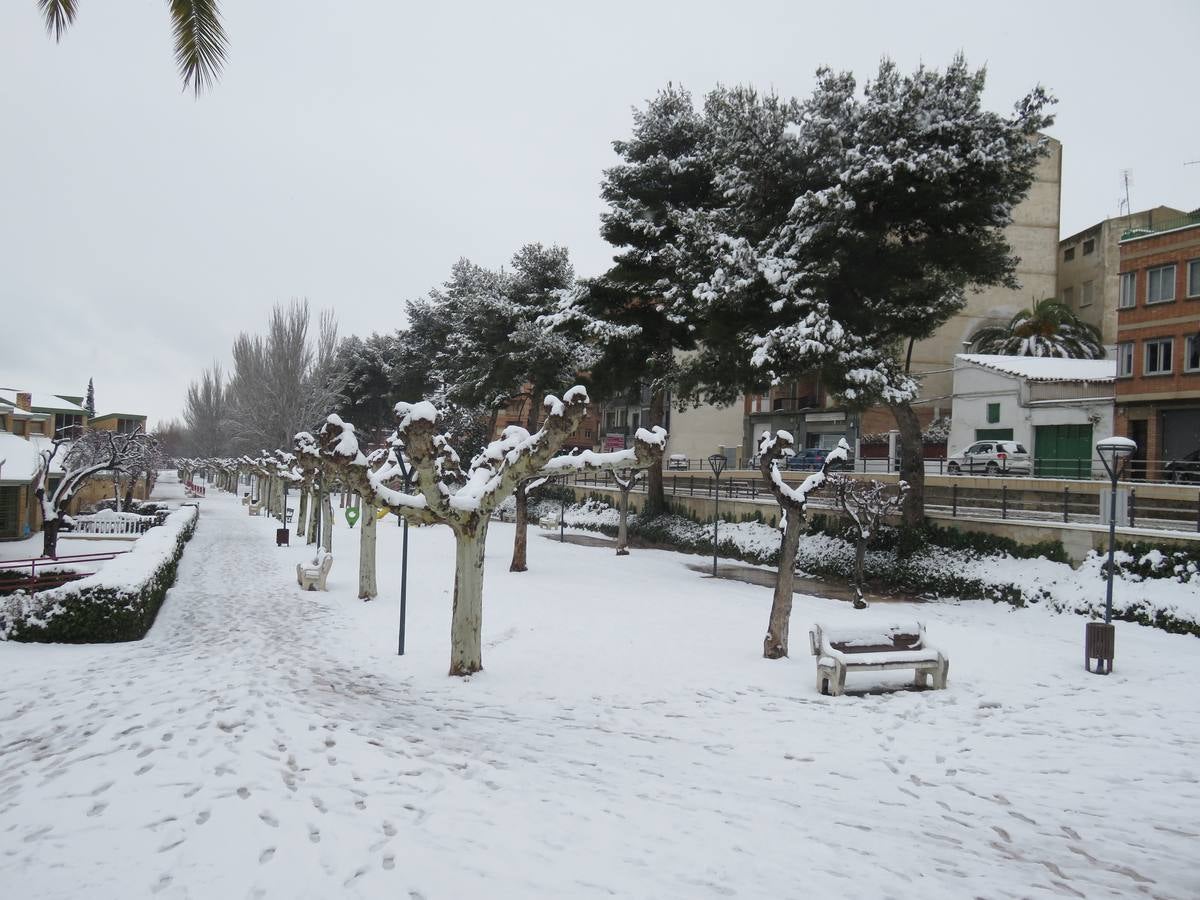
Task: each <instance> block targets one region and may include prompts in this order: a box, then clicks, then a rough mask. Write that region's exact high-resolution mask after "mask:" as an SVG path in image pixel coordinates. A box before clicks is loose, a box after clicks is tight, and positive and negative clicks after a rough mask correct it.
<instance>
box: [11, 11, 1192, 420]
mask: <svg viewBox="0 0 1200 900" xmlns="http://www.w3.org/2000/svg"><path fill="white" fill-rule="evenodd" d="M166 5H167V4H166V3H165V2H162V0H138V2H129V0H125V2H119V3H112V2H104V0H82V2H81V3H80V17H79V20H78V21H77V23H76V26H75V27H74V29H72V31H71V32H70V33H69V34H68V35H67V36H66V37H65V39H64V40H63V42H62V44H60V45H57V46H56V45H55V44H54V43H53V41H51V40H49V39H48V38H47V37H46V35H45V33H44V31H43V29H42V24H41V21H40V19H39V17H38V15H37V12H36V3H35V0H5V2H4V3H3V4H0V84H3V85H4V89H3V90H2V91H0V122H2V123H3V125H2V126H0V133H2V134H3V139H2V140H0V172H2V173H3V175H2V179H0V186H2V187H0V321H3V323H4V326H5V328H4V330H5V332H6V333H7V334H8V339H7V340H5V341H4V344H3V351H2V353H3V357H2V358H0V385H3V386H18V385H20V384H28V385H30V386H32V387H34V388H39V389H51V390H59V391H76V392H79V393H82V392H83V390H84V387H85V386H86V384H87V379H88V377H89V376H92V377H94V378H95V379H96V391H97V399H98V403H97V405H98V406H99V407H100V408H101V409H102V410H108V409H115V408H119V409H120V410H121V411H145V412H147V413H148V414H149V415H150V417H151V420H152V421H156V420H158V419H160V418H168V417H171V416H174V415H177V414H178V413H179V411H180V408H181V406H182V399H183V393H184V390H185V388H186V385H187V383H188V381H189V380H190V379H191V378H193V377H194V376H195V375H196V373H197V372H198V371H199V370H200V369H201V367H203V366H204V365H206V364H207V363H208V362H210V361H211V360H212V359H214V358H216V359H219V360H222V361H225V360H227V357H228V352H229V345H230V343H231V341H232V339H233V337H234V336H235V334H236V333H237V332H238V331H239V330H244V329H249V330H256V329H260V328H261V327H263V325H264V323H265V319H266V314H267V311H268V310H269V308H270V306H271V305H272V304H273V303H274V302H276V301H277V300H286V299H288V298H289V297H293V296H307V297H308V298H309V299H310V301H311V302H312V304H313V305H314V306H315V307H323V306H332V307H335V308H336V310H337V313H338V317H339V319H340V322H341V327H342V333H343V334H349V333H352V332H353V333H359V334H366V333H369V332H370V331H372V330H377V331H386V330H391V329H394V328H396V327H398V326H400V325H401V324H403V317H402V304H403V300H404V299H405V298H408V297H413V296H417V295H419V294H421V293H423V292H425V291H426V290H428V289H429V288H430V287H431V286H433V285H435V284H438V283H440V282H441V281H443V280H444V279H445V277H446V275H447V274H448V272H449V269H450V265H451V264H452V263H453V262H454V260H455V259H457V258H458V257H460V256H467V257H470V258H471V259H473V260H475V261H476V262H479V263H481V264H484V265H490V266H497V265H500V264H502V263H504V262H505V261H506V260H507V258H508V257H509V256H510V255H511V254H512V252H513V251H514V250H516V249H517V248H518V247H519V246H520V245H521V244H522V243H524V242H526V241H531V240H540V241H543V242H546V243H551V242H554V243H561V244H565V245H567V246H568V247H569V248H570V249H571V251H572V256H573V259H574V261H575V265H576V268H577V270H578V271H579V272H580V273H581V274H593V273H595V272H598V271H601V270H602V269H603V268H604V267H605V266H606V264H607V262H608V259H609V252H608V248H607V247H606V245H605V244H604V243H603V242H602V241H601V240H600V238H599V236H598V233H597V228H598V214H599V212H600V209H601V204H600V202H599V199H598V197H597V187H598V182H599V178H600V172H601V169H602V168H604V167H605V166H607V165H611V164H612V162H613V161H614V156H613V154H612V151H611V149H610V146H609V145H610V141H612V140H613V139H615V138H619V137H622V136H624V135H626V134H627V133H628V130H629V122H630V115H629V110H630V107H631V106H632V105H634V104H640V103H641V102H642V101H643V100H644V99H645V98H647V97H649V96H651V95H652V94H653V93H654V92H655V91H656V90H657V89H658V88H659V87H660V86H662V85H663V84H665V83H666V82H667V81H669V80H673V81H676V82H679V83H682V84H684V85H685V86H686V87H688V88H689V89H690V90H691V91H692V92H693V93H694V94H695V95H697V97H698V98H699V97H700V96H702V95H703V93H704V92H705V91H707V90H708V89H709V88H711V87H712V86H713V85H714V84H715V83H717V82H725V83H738V82H744V83H750V84H754V85H756V86H758V87H761V88H774V89H775V90H777V91H778V92H780V93H783V94H795V95H804V94H807V93H808V91H809V90H810V89H811V86H812V76H813V71H814V70H815V69H816V68H817V67H818V66H819V65H822V64H827V65H830V66H832V67H834V68H837V69H851V70H853V71H854V72H855V73H857V74H858V75H859V77H860V80H861V79H862V78H863V77H865V76H868V75H870V74H871V73H873V71H874V69H875V67H876V65H877V64H878V61H879V58H880V57H881V56H883V55H889V56H891V57H892V58H893V59H895V60H896V61H897V62H898V63H899V64H900V65H901V67H902V68H903V69H906V70H907V69H911V68H913V67H915V66H916V65H917V64H918V63H919V62H922V61H924V62H926V63H928V64H931V65H937V66H941V65H944V64H945V63H946V62H948V61H949V59H950V58H951V56H952V55H953V54H954V53H955V52H956V51H957V50H960V49H961V50H963V51H965V53H966V54H967V57H968V60H969V61H970V62H971V63H972V64H973V65H983V64H986V65H987V66H988V70H989V79H988V96H989V101H990V105H991V106H993V107H994V108H997V109H1003V110H1007V109H1009V108H1010V106H1011V104H1012V102H1013V101H1014V100H1016V99H1017V97H1019V96H1020V95H1021V94H1022V93H1024V92H1025V91H1026V90H1027V89H1028V88H1029V87H1031V86H1032V85H1033V84H1035V83H1036V82H1039V81H1040V82H1041V83H1043V84H1045V85H1046V86H1047V87H1049V88H1050V89H1051V90H1052V91H1053V92H1054V93H1055V94H1056V95H1057V97H1058V98H1059V105H1058V107H1057V110H1056V114H1057V117H1058V122H1057V124H1056V125H1055V127H1054V128H1053V129H1052V130H1051V133H1052V134H1053V135H1054V136H1055V137H1057V138H1059V139H1060V140H1061V141H1062V142H1063V145H1064V156H1063V167H1064V168H1063V196H1062V204H1063V211H1062V231H1063V234H1064V235H1065V234H1070V233H1073V232H1075V231H1078V230H1079V229H1081V228H1084V227H1086V226H1088V225H1090V224H1092V223H1094V222H1096V221H1099V220H1100V219H1102V218H1104V217H1105V216H1110V215H1114V214H1116V211H1117V199H1118V195H1119V193H1120V187H1119V172H1120V170H1121V169H1123V168H1131V169H1132V170H1133V179H1134V180H1133V188H1132V199H1133V205H1134V207H1135V208H1141V207H1145V206H1151V205H1156V204H1160V203H1165V204H1170V205H1176V206H1181V207H1185V208H1189V209H1191V208H1195V207H1197V206H1200V165H1195V166H1188V167H1185V166H1184V165H1183V164H1184V163H1185V162H1187V161H1190V160H1200V117H1198V116H1197V115H1196V111H1195V110H1196V107H1195V104H1196V98H1195V91H1194V84H1195V40H1196V35H1197V33H1200V4H1197V3H1195V2H1194V0H1193V2H1178V3H1155V2H1142V3H1137V4H1130V3H1127V2H1123V3H1101V2H1092V3H1060V2H1045V0H1042V2H1036V3H1007V4H1002V5H995V4H989V5H984V4H975V3H963V2H961V0H960V2H953V3H913V2H905V3H887V4H885V3H843V4H840V5H835V4H816V3H812V4H807V3H799V2H790V3H789V2H778V3H768V2H762V3H749V2H742V3H729V2H719V3H715V2H704V3H695V2H693V3H683V2H679V3H651V2H641V3H636V2H635V3H626V2H605V3H591V4H586V5H585V4H572V3H564V2H561V0H560V2H547V3H519V4H518V3H515V2H511V3H494V2H493V3H478V4H476V3H454V4H449V3H447V4H425V3H407V2H397V0H359V2H356V3H353V4H347V3H341V2H334V0H291V2H282V0H273V2H263V0H260V2H228V0H227V2H226V3H224V4H223V5H224V7H225V9H224V15H225V22H226V28H227V31H228V33H229V37H230V43H231V48H230V57H229V62H228V66H227V68H226V71H225V75H224V77H223V78H222V80H221V81H220V82H219V84H218V85H217V86H216V87H215V88H214V90H213V91H212V92H211V93H209V94H208V95H206V96H204V97H203V98H201V99H200V100H199V101H194V100H193V99H192V97H191V95H190V94H183V93H181V92H180V87H179V79H178V77H177V75H176V73H175V71H174V63H173V59H172V51H171V35H170V27H169V23H168V18H167V12H166ZM435 7H436V8H435ZM1188 85H1192V86H1193V87H1191V88H1189V87H1188ZM18 325H19V326H20V331H21V333H22V334H26V335H29V339H28V340H24V339H20V338H14V337H13V335H12V331H13V330H15V328H16V327H17V326H18Z"/></svg>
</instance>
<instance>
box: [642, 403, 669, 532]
mask: <svg viewBox="0 0 1200 900" xmlns="http://www.w3.org/2000/svg"><path fill="white" fill-rule="evenodd" d="M666 409H667V392H666V390H665V389H659V390H657V391H655V392H654V393H653V394H651V395H650V422H649V426H650V427H651V428H653V427H654V426H655V425H662V424H663V423H664V421H665V417H666ZM666 511H667V495H666V491H665V490H664V489H663V472H662V466H661V465H657V466H651V467H650V469H649V471H647V473H646V505H645V507H644V508H643V509H642V515H643V517H644V518H647V519H650V518H653V517H654V516H661V515H662V514H663V513H665V512H666Z"/></svg>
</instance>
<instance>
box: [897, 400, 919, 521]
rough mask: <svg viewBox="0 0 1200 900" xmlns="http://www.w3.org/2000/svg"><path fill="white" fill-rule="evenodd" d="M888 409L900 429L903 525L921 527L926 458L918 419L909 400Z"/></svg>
mask: <svg viewBox="0 0 1200 900" xmlns="http://www.w3.org/2000/svg"><path fill="white" fill-rule="evenodd" d="M890 409H891V410H892V415H893V416H895V418H896V427H897V428H898V429H899V431H900V478H901V480H903V481H906V482H908V493H907V494H905V496H904V510H903V522H904V526H905V527H906V528H921V527H922V526H923V525H924V524H925V458H924V443H923V442H922V440H921V421H920V420H919V419H918V418H917V413H916V410H914V409H913V408H912V404H911V403H895V404H892V405H891V407H890Z"/></svg>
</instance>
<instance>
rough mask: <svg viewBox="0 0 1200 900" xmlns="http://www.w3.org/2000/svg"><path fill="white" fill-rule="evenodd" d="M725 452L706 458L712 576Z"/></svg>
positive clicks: (715, 572)
mask: <svg viewBox="0 0 1200 900" xmlns="http://www.w3.org/2000/svg"><path fill="white" fill-rule="evenodd" d="M725 462H726V460H725V454H724V453H714V454H713V455H712V456H710V457H709V458H708V467H709V468H710V469H712V471H713V578H716V577H717V520H718V519H719V518H720V513H721V473H722V472H724V471H725Z"/></svg>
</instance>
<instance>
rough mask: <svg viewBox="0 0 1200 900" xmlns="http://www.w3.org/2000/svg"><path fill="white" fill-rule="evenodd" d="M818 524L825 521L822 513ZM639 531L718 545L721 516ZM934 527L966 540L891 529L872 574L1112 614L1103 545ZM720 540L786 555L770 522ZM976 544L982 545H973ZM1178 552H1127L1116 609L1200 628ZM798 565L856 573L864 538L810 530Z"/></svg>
mask: <svg viewBox="0 0 1200 900" xmlns="http://www.w3.org/2000/svg"><path fill="white" fill-rule="evenodd" d="M543 512H544V513H547V514H551V515H555V516H557V514H558V505H557V504H553V505H547V506H546V507H545V509H544V510H542V509H531V513H530V518H531V519H533V520H534V521H536V518H535V516H539V515H541V514H542V513H543ZM566 523H567V525H569V526H571V527H574V528H584V529H590V530H594V531H600V532H603V533H604V534H607V535H609V536H612V535H615V534H616V527H617V526H616V523H617V511H616V509H614V508H612V507H611V506H609V505H607V504H606V503H605V502H604V501H603V500H600V499H597V498H588V499H587V500H586V501H584V502H583V503H581V504H575V505H573V506H569V507H567V512H566ZM816 525H817V527H818V528H819V527H821V523H820V522H819V521H818V522H817V523H816ZM826 527H827V526H826ZM629 532H630V535H631V536H632V535H636V536H637V537H638V538H639V539H640V540H642V541H644V542H648V543H650V544H655V545H660V546H664V547H670V548H673V549H679V550H685V551H688V552H692V553H703V554H711V553H712V551H713V547H712V525H711V524H702V523H699V522H694V521H692V520H690V519H687V518H684V517H683V516H678V515H666V516H658V517H655V518H653V519H648V520H646V521H644V522H643V521H640V520H639V518H638V516H636V515H634V514H631V515H630V517H629ZM955 534H959V535H961V533H958V532H956V533H955ZM926 537H927V539H928V538H932V539H933V540H936V541H941V542H947V541H955V542H956V545H955V546H951V547H948V546H942V545H940V544H937V543H929V542H926V543H924V544H922V545H919V546H917V547H915V548H912V549H911V552H909V553H907V554H905V553H901V552H900V551H899V548H898V544H899V543H900V542H899V540H897V532H896V531H895V530H894V529H887V530H886V531H885V533H884V534H883V535H882V536H881V540H880V541H879V542H878V543H877V544H876V545H875V546H874V547H873V548H872V549H869V550H868V552H867V557H866V574H867V578H868V579H869V580H872V581H876V582H881V583H885V584H888V585H891V586H894V587H896V588H898V589H900V590H903V591H907V592H910V593H913V594H916V595H918V596H921V597H925V598H928V599H938V600H992V601H995V602H1003V603H1010V604H1012V605H1013V606H1026V605H1032V604H1039V603H1041V604H1045V605H1047V606H1049V607H1050V608H1051V609H1054V610H1057V611H1059V612H1072V613H1078V614H1081V615H1086V616H1090V617H1093V618H1098V617H1102V616H1103V614H1104V578H1105V564H1106V562H1107V559H1106V558H1105V557H1104V556H1102V555H1098V554H1095V553H1093V554H1090V555H1089V556H1088V558H1087V559H1086V560H1085V561H1084V562H1083V564H1082V565H1081V566H1080V567H1079V568H1078V569H1074V568H1072V567H1071V566H1070V564H1068V563H1067V562H1065V561H1063V560H1064V559H1065V557H1062V556H1060V554H1061V547H1056V546H1055V545H1053V544H1046V545H1043V546H1039V547H1038V548H1036V550H1037V551H1041V552H1042V554H1043V555H1038V556H1036V557H1032V556H1030V555H1029V550H1028V548H1025V549H1024V550H1022V549H1020V548H1018V547H1017V546H1016V545H1015V544H1012V542H1008V541H1004V540H1003V539H998V538H994V537H992V536H990V535H975V536H973V537H965V538H964V537H961V536H959V537H953V536H947V535H945V534H942V533H940V532H938V533H933V534H931V535H927V536H926ZM719 543H720V546H719V547H718V549H717V552H718V554H719V555H721V556H725V557H728V558H732V559H740V560H743V561H745V562H749V563H754V564H759V565H775V564H776V563H777V562H778V559H779V544H780V533H779V530H778V529H776V528H774V527H772V526H769V525H766V524H764V523H762V522H736V523H734V522H722V523H721V527H720V529H719ZM971 544H975V545H977V546H978V547H980V548H982V549H973V548H972V547H971ZM1010 544H1012V546H1009V545H1010ZM1047 555H1048V556H1050V557H1052V558H1047ZM1176 556H1178V557H1179V559H1176V558H1174V557H1172V556H1170V555H1168V554H1162V553H1160V552H1158V551H1152V550H1145V551H1144V553H1143V555H1142V556H1140V557H1135V556H1132V555H1130V554H1128V553H1124V554H1118V556H1117V563H1118V565H1117V575H1118V578H1117V584H1116V585H1115V589H1114V592H1113V593H1114V597H1113V615H1114V616H1115V617H1116V618H1118V619H1122V620H1125V621H1130V622H1140V623H1141V624H1143V625H1152V626H1154V627H1156V628H1161V629H1163V630H1165V631H1171V632H1176V633H1184V634H1194V635H1197V636H1200V577H1195V578H1193V575H1194V573H1195V572H1196V569H1197V567H1196V566H1195V564H1194V563H1193V562H1191V561H1190V559H1188V560H1184V561H1181V559H1183V557H1184V556H1185V555H1184V554H1176ZM1054 557H1057V558H1054ZM1160 557H1161V558H1160ZM796 567H797V569H798V570H799V571H801V572H803V573H805V574H808V575H812V576H816V577H819V578H825V579H829V580H846V579H848V578H849V577H850V575H851V573H852V572H853V571H854V544H853V542H852V541H849V540H846V539H845V538H843V537H841V536H840V535H838V534H836V533H826V532H823V531H819V530H815V531H812V532H810V533H809V534H807V535H805V536H804V537H802V538H801V539H800V547H799V551H798V553H797V558H796ZM1143 569H1150V570H1152V575H1151V576H1149V577H1147V576H1146V575H1145V574H1143V572H1142V571H1141V570H1143ZM1155 575H1157V576H1158V577H1154V576H1155Z"/></svg>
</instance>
